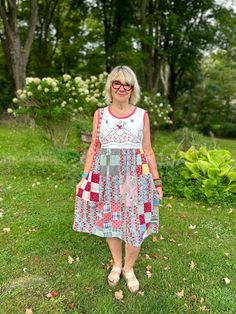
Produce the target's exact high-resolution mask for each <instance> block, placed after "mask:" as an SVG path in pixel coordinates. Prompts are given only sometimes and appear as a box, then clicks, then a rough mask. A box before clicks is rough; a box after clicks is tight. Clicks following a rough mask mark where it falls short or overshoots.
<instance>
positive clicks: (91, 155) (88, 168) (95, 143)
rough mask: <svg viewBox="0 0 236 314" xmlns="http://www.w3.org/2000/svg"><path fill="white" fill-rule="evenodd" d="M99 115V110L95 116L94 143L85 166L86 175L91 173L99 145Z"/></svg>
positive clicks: (91, 145)
mask: <svg viewBox="0 0 236 314" xmlns="http://www.w3.org/2000/svg"><path fill="white" fill-rule="evenodd" d="M98 114H99V109H97V110H96V111H95V113H94V116H93V131H92V141H91V144H90V146H89V149H88V151H87V156H86V161H85V164H84V173H89V171H90V169H91V166H92V162H93V157H94V154H95V152H96V148H97V145H98V144H99V143H98V139H97V126H98V118H99V117H98Z"/></svg>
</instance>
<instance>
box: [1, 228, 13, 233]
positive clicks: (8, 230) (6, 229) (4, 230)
mask: <svg viewBox="0 0 236 314" xmlns="http://www.w3.org/2000/svg"><path fill="white" fill-rule="evenodd" d="M2 230H3V232H10V230H11V228H3V229H2Z"/></svg>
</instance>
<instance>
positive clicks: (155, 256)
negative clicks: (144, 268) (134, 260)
mask: <svg viewBox="0 0 236 314" xmlns="http://www.w3.org/2000/svg"><path fill="white" fill-rule="evenodd" d="M150 256H151V257H153V258H155V259H157V258H158V254H157V253H151V254H150Z"/></svg>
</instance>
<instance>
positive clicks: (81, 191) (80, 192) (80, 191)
mask: <svg viewBox="0 0 236 314" xmlns="http://www.w3.org/2000/svg"><path fill="white" fill-rule="evenodd" d="M83 191H84V190H83V189H81V188H79V191H78V193H77V196H79V197H82V195H83Z"/></svg>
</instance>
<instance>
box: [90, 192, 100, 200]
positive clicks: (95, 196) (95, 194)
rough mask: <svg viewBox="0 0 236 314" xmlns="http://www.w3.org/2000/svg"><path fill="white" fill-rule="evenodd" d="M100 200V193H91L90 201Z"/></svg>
mask: <svg viewBox="0 0 236 314" xmlns="http://www.w3.org/2000/svg"><path fill="white" fill-rule="evenodd" d="M98 199H99V194H98V193H95V192H91V193H90V201H93V202H98Z"/></svg>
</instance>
